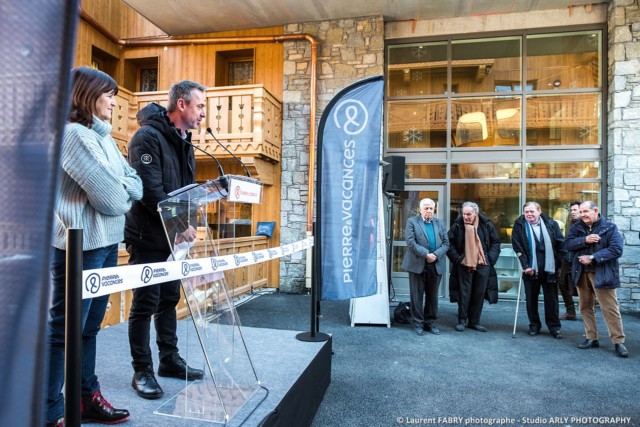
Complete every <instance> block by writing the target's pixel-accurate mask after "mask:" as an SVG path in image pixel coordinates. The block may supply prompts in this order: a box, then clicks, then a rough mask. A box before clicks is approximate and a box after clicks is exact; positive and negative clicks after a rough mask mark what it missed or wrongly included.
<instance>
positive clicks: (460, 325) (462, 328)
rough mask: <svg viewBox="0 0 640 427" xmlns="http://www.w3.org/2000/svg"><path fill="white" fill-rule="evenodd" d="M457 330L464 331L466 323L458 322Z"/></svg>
mask: <svg viewBox="0 0 640 427" xmlns="http://www.w3.org/2000/svg"><path fill="white" fill-rule="evenodd" d="M456 331H458V332H462V331H464V323H458V324H457V325H456Z"/></svg>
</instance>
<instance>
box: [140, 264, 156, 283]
mask: <svg viewBox="0 0 640 427" xmlns="http://www.w3.org/2000/svg"><path fill="white" fill-rule="evenodd" d="M152 277H153V270H152V269H151V267H149V266H148V265H145V266H144V268H143V269H142V275H141V276H140V280H142V282H143V283H149V280H151V278H152Z"/></svg>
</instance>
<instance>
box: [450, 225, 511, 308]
mask: <svg viewBox="0 0 640 427" xmlns="http://www.w3.org/2000/svg"><path fill="white" fill-rule="evenodd" d="M478 216H479V221H478V237H479V238H480V243H481V244H482V250H483V251H484V254H485V257H486V259H487V260H488V261H489V265H490V267H491V270H490V272H489V283H487V290H486V292H485V296H484V298H485V299H486V300H487V301H489V303H490V304H494V303H496V302H498V276H497V274H496V270H495V268H494V267H493V266H494V265H495V264H496V262H498V258H499V257H500V236H499V235H498V232H497V231H496V228H495V227H494V225H493V223H492V222H491V221H490V220H489V218H487V217H486V216H484V215H480V214H478ZM464 233H465V230H464V220H463V219H462V215H460V216H459V217H458V218H457V219H456V220H455V222H454V223H453V225H452V226H451V228H450V229H449V251H447V257H448V258H449V261H451V264H452V266H451V275H450V277H449V300H450V301H451V302H458V298H459V289H460V287H459V284H458V278H457V276H456V273H455V272H456V268H455V267H454V266H453V264H460V263H461V262H462V260H463V259H464Z"/></svg>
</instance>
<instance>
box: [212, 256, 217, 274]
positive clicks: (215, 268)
mask: <svg viewBox="0 0 640 427" xmlns="http://www.w3.org/2000/svg"><path fill="white" fill-rule="evenodd" d="M211 268H213V271H216V270H217V269H218V260H217V259H215V258H211Z"/></svg>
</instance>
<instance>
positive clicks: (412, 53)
mask: <svg viewBox="0 0 640 427" xmlns="http://www.w3.org/2000/svg"><path fill="white" fill-rule="evenodd" d="M388 52H389V55H388V65H387V67H388V71H387V96H390V97H395V96H413V95H434V94H441V93H444V91H446V87H447V44H446V42H438V43H418V44H408V45H402V46H389V51H388ZM443 88H444V89H443Z"/></svg>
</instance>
